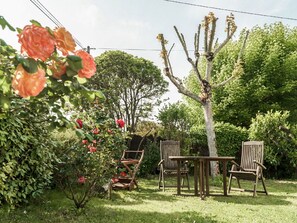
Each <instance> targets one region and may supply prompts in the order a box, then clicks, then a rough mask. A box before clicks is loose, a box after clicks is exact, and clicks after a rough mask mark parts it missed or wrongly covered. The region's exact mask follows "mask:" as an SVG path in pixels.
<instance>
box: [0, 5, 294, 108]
mask: <svg viewBox="0 0 297 223" xmlns="http://www.w3.org/2000/svg"><path fill="white" fill-rule="evenodd" d="M39 1H40V2H41V3H42V4H43V5H44V6H45V7H46V8H47V9H48V10H49V11H50V12H51V13H52V14H53V15H54V16H55V17H56V18H57V19H58V20H59V21H60V22H61V23H62V24H63V25H64V26H65V27H66V29H67V30H68V31H70V32H71V33H72V34H73V36H74V37H75V38H76V39H77V40H79V42H80V43H81V44H82V45H83V46H84V47H86V46H90V47H93V48H115V49H129V48H130V49H131V48H138V49H160V44H159V42H158V41H157V40H156V36H157V35H158V34H159V33H163V34H164V36H165V38H166V39H167V40H168V41H169V45H168V46H171V44H172V43H176V45H175V48H174V49H175V50H176V51H173V52H172V53H171V62H172V65H173V69H174V72H175V75H176V76H179V77H181V78H182V77H184V76H185V75H187V74H188V73H189V71H190V68H191V67H190V64H189V63H188V62H187V61H186V59H185V55H184V53H183V52H182V51H180V50H181V46H180V44H179V42H178V39H177V37H176V34H175V32H174V29H173V26H174V25H176V26H177V27H178V28H179V30H180V32H182V33H183V34H184V36H185V38H186V40H187V42H188V48H189V49H193V47H192V46H193V36H194V33H195V31H196V29H197V26H198V24H199V23H200V22H201V21H202V19H203V17H204V16H205V15H207V14H208V13H209V11H212V12H214V13H215V15H216V16H217V17H218V18H219V20H218V23H217V24H218V25H217V37H219V40H223V38H224V36H223V34H224V25H225V23H224V21H225V17H226V15H229V13H230V12H227V11H219V10H215V9H212V10H211V9H207V8H201V7H194V6H189V5H181V4H175V3H170V2H167V1H164V0H39ZM179 1H184V2H188V3H193V4H200V5H206V6H212V7H220V8H225V9H233V10H238V11H248V12H254V13H260V14H267V15H275V16H283V17H291V18H297V14H296V11H297V1H296V0H179ZM233 14H234V15H235V22H236V24H237V26H238V31H237V32H236V36H235V37H238V36H239V33H240V31H241V30H242V29H243V28H245V27H246V28H252V27H254V26H256V25H259V26H262V25H263V24H265V23H267V24H270V23H274V22H277V21H282V22H283V23H284V24H286V25H289V26H290V27H294V26H297V21H295V20H280V19H275V18H268V17H260V16H253V15H246V14H240V13H233ZM0 15H2V16H4V18H5V19H6V20H7V21H8V22H9V23H10V24H11V25H12V26H14V27H20V28H23V27H24V26H25V25H27V24H29V23H30V22H29V21H30V20H31V19H34V20H37V21H39V22H40V23H41V24H42V25H44V26H49V27H51V28H54V27H55V24H54V23H53V22H51V21H50V20H49V19H48V18H47V17H46V16H45V15H44V14H43V13H42V12H41V11H40V10H39V9H38V8H37V7H36V6H35V5H34V4H33V3H32V2H31V1H30V0H1V8H0ZM0 38H2V39H4V40H5V41H6V42H7V43H8V44H10V45H12V46H14V47H15V48H16V49H20V46H19V44H18V43H17V37H16V33H15V32H11V31H9V30H8V29H5V30H2V29H1V28H0ZM104 51H105V50H99V49H96V50H91V54H92V55H93V56H94V57H96V56H98V55H100V54H101V53H103V52H104ZM126 52H128V53H130V54H133V55H136V56H139V57H143V58H145V59H148V60H151V61H153V62H154V64H155V65H157V66H158V67H159V68H160V69H161V70H163V64H162V60H161V58H160V56H159V52H157V51H126ZM165 79H166V80H167V81H168V82H169V80H168V79H167V77H165ZM169 89H170V92H169V93H168V94H166V96H165V97H169V98H170V102H171V103H173V102H176V101H177V100H180V99H181V95H180V94H179V93H178V92H177V90H176V89H175V87H174V86H172V85H171V84H170V88H169Z"/></svg>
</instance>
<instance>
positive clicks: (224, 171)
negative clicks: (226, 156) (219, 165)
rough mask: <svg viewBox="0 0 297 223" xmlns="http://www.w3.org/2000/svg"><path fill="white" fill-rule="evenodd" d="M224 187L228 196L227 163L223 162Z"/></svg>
mask: <svg viewBox="0 0 297 223" xmlns="http://www.w3.org/2000/svg"><path fill="white" fill-rule="evenodd" d="M222 162H223V185H224V196H227V161H225V160H223V161H222Z"/></svg>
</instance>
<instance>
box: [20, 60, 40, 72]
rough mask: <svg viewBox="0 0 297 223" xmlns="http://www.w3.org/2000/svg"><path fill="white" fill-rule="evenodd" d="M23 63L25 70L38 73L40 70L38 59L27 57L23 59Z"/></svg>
mask: <svg viewBox="0 0 297 223" xmlns="http://www.w3.org/2000/svg"><path fill="white" fill-rule="evenodd" d="M20 62H21V64H22V65H23V68H24V69H25V71H27V72H28V73H31V74H33V73H36V72H37V70H38V63H37V61H36V60H34V59H32V58H27V59H22V60H21V61H20Z"/></svg>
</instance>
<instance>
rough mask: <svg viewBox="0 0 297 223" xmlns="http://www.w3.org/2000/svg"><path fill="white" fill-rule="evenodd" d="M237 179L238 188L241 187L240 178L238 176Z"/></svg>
mask: <svg viewBox="0 0 297 223" xmlns="http://www.w3.org/2000/svg"><path fill="white" fill-rule="evenodd" d="M236 180H237V184H238V188H241V186H240V182H239V179H238V178H237V177H236Z"/></svg>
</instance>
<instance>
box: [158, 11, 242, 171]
mask: <svg viewBox="0 0 297 223" xmlns="http://www.w3.org/2000/svg"><path fill="white" fill-rule="evenodd" d="M217 20H218V18H216V17H215V15H214V13H212V12H210V13H209V14H208V15H207V16H205V17H204V21H203V22H202V25H201V24H200V25H199V26H198V30H197V33H195V36H194V56H195V59H194V60H193V59H192V58H191V57H190V55H189V50H188V48H187V44H186V41H185V38H184V35H183V34H182V33H180V32H179V31H178V29H177V28H176V27H175V26H174V29H175V32H176V34H177V36H178V38H179V41H180V43H181V44H182V47H183V49H184V52H185V54H186V57H187V60H188V62H189V63H190V64H191V66H192V69H193V71H194V73H195V74H196V76H197V79H198V81H199V83H200V86H201V88H200V94H196V93H193V92H192V91H190V90H189V89H187V88H186V87H185V85H184V83H183V81H182V80H180V79H179V78H178V77H176V76H174V74H173V70H172V66H171V63H170V60H169V55H170V51H171V49H172V48H171V49H170V50H169V52H168V51H167V49H166V46H165V45H166V44H167V40H165V39H164V36H163V34H159V35H158V37H157V39H158V40H159V41H160V42H161V46H162V52H161V57H162V58H163V60H164V65H165V68H164V73H165V75H166V76H167V77H168V78H169V79H170V81H171V82H172V83H173V84H174V85H175V86H176V88H177V89H178V91H179V92H180V93H181V94H184V95H186V96H188V97H190V98H192V99H194V100H195V101H197V102H199V103H200V104H201V105H202V107H203V111H204V119H205V125H206V133H207V142H208V148H209V154H210V156H217V148H216V136H215V131H214V121H213V114H212V104H211V94H212V89H214V88H217V87H222V86H224V85H225V84H227V83H228V82H230V81H231V80H233V79H234V78H236V77H238V76H240V75H241V73H242V72H243V69H242V61H241V57H242V53H243V49H244V48H245V44H246V40H247V37H248V32H247V33H246V36H245V38H244V40H243V44H242V47H241V49H240V52H239V55H238V58H237V61H236V62H235V64H234V70H233V72H232V73H231V74H230V77H229V78H227V79H226V80H224V81H222V82H221V83H212V80H211V73H212V65H213V60H214V59H215V57H216V55H217V54H218V53H219V51H220V50H221V49H222V48H223V47H224V46H225V45H226V44H227V43H228V41H229V40H230V39H231V38H232V36H233V35H234V33H235V31H236V29H237V26H236V24H235V22H234V16H233V15H232V14H230V16H227V18H226V30H225V31H226V33H227V36H226V38H225V40H224V41H223V42H222V43H220V44H219V43H218V40H216V42H214V38H215V30H216V23H217ZM201 27H202V28H203V29H204V47H203V48H204V49H203V50H204V52H203V53H202V54H200V52H199V43H200V31H201ZM200 56H204V57H205V58H206V71H205V74H204V75H203V76H202V75H201V73H200V71H199V66H198V63H199V59H200ZM216 174H217V168H216V163H213V162H212V163H211V175H212V176H215V175H216Z"/></svg>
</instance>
